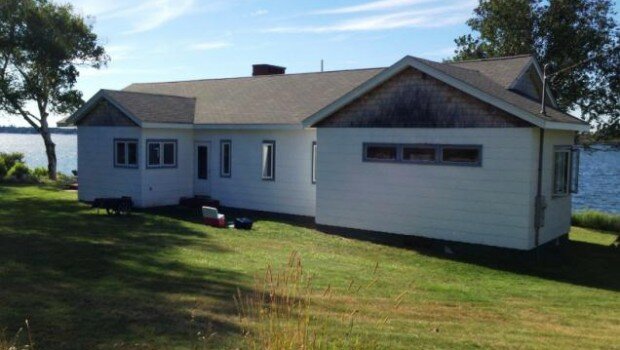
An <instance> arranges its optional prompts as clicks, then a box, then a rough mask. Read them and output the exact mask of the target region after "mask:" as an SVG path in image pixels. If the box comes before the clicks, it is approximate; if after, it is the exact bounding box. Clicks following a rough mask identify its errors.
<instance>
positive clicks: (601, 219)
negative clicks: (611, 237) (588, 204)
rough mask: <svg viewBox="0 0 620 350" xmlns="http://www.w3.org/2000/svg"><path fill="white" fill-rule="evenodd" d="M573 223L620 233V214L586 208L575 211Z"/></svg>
mask: <svg viewBox="0 0 620 350" xmlns="http://www.w3.org/2000/svg"><path fill="white" fill-rule="evenodd" d="M572 221H573V225H575V226H579V227H586V228H592V229H595V230H603V231H610V232H616V233H620V215H618V214H609V213H603V212H600V211H596V210H584V211H579V212H576V213H573V217H572Z"/></svg>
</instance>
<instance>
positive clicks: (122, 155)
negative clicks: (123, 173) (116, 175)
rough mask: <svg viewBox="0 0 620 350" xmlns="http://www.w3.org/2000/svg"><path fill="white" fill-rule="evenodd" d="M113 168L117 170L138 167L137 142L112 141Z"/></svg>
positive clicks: (130, 140) (131, 140)
mask: <svg viewBox="0 0 620 350" xmlns="http://www.w3.org/2000/svg"><path fill="white" fill-rule="evenodd" d="M114 166H115V167H117V168H137V167H138V140H133V139H115V140H114Z"/></svg>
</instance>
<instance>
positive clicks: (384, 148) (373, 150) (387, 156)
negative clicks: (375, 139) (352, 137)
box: [363, 143, 482, 167]
mask: <svg viewBox="0 0 620 350" xmlns="http://www.w3.org/2000/svg"><path fill="white" fill-rule="evenodd" d="M363 152H364V154H363V160H364V161H365V162H386V163H408V164H429V165H460V166H476V167H479V166H482V146H481V145H442V144H398V143H364V150H363Z"/></svg>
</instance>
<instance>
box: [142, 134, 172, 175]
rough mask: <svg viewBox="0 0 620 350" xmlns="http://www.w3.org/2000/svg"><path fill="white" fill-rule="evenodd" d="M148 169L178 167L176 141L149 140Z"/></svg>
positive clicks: (147, 150) (147, 147) (147, 142)
mask: <svg viewBox="0 0 620 350" xmlns="http://www.w3.org/2000/svg"><path fill="white" fill-rule="evenodd" d="M146 152H147V154H146V160H147V162H146V166H147V168H174V167H176V166H177V141H176V140H147V141H146Z"/></svg>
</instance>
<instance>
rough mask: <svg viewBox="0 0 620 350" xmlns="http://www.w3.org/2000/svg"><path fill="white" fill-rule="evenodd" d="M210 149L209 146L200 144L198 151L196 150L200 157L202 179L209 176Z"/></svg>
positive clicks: (199, 170)
mask: <svg viewBox="0 0 620 350" xmlns="http://www.w3.org/2000/svg"><path fill="white" fill-rule="evenodd" d="M208 151H209V149H208V148H207V146H198V151H197V152H196V154H197V156H198V159H197V163H196V164H197V165H198V178H199V179H201V180H207V179H208V177H209V175H208V174H209V168H208V167H209V152H208Z"/></svg>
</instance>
